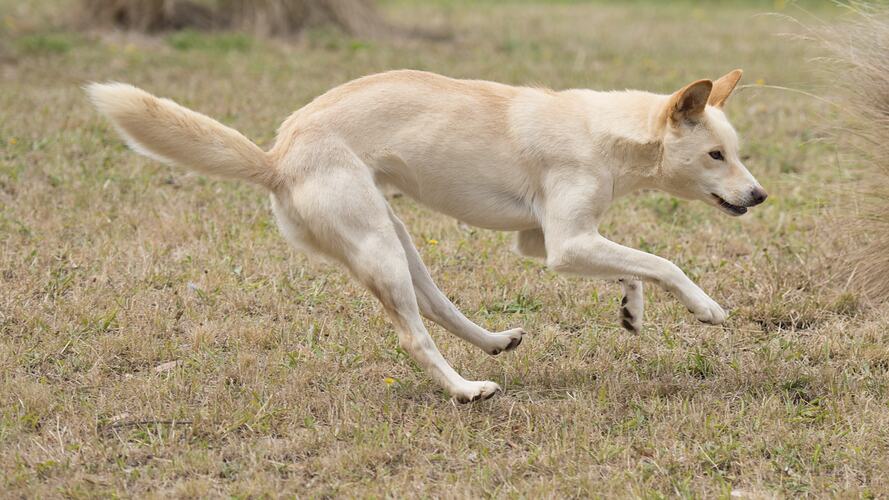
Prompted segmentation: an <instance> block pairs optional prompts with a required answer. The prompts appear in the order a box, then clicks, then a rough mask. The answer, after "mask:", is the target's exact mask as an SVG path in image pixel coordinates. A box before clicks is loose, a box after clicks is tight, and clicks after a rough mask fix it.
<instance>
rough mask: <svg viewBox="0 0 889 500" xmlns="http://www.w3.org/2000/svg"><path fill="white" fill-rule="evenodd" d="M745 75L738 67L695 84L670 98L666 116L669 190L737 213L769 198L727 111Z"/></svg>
mask: <svg viewBox="0 0 889 500" xmlns="http://www.w3.org/2000/svg"><path fill="white" fill-rule="evenodd" d="M740 79H741V70H739V69H736V70H734V71H732V72H730V73H729V74H727V75H725V76H723V77H722V78H720V79H718V80H716V81H715V82H712V81H710V80H698V81H696V82H693V83H690V84H688V85H686V86H685V87H683V88H682V89H680V90H679V91H678V92H676V93H674V94H673V95H671V96H670V99H669V101H668V103H667V106H666V108H665V109H664V111H663V113H662V116H661V120H662V121H663V125H664V127H663V134H664V136H663V147H664V149H663V157H662V163H661V167H662V178H661V184H662V187H663V189H664V190H665V191H667V192H669V193H671V194H674V195H676V196H679V197H682V198H689V199H697V200H703V201H705V202H707V203H709V204H711V205H713V206H716V207H719V208H720V209H722V211H723V212H725V213H727V214H729V215H734V216H738V215H743V214H745V213H746V212H747V208H749V207H752V206H754V205H759V204H760V203H762V202H763V201H765V199H766V196H767V195H766V192H765V190H764V189H763V188H762V186H760V185H759V183H758V182H756V179H754V178H753V176H752V175H751V174H750V172H749V171H748V170H747V168H746V167H745V166H744V164H743V163H741V158H740V156H739V153H738V147H739V146H738V136H737V134H736V133H735V129H734V128H732V126H731V124H730V123H729V122H728V119H727V118H726V117H725V113H723V110H722V108H723V105H724V104H725V101H726V99H728V97H729V95H731V93H732V91H733V90H734V89H735V85H737V84H738V80H740Z"/></svg>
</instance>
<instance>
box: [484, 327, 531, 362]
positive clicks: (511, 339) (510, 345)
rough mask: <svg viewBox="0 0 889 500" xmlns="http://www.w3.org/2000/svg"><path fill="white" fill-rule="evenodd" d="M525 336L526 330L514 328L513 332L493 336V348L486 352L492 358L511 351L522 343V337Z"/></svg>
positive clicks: (507, 331) (508, 331)
mask: <svg viewBox="0 0 889 500" xmlns="http://www.w3.org/2000/svg"><path fill="white" fill-rule="evenodd" d="M524 336H525V330H524V328H513V329H512V330H506V331H505V332H500V333H495V334H492V335H491V337H492V342H491V346H490V347H488V349H486V350H485V351H486V352H487V353H488V354H490V355H491V356H496V355H498V354H500V353H501V352H504V351H511V350H513V349H515V348H516V347H518V346H519V344H521V343H522V337H524Z"/></svg>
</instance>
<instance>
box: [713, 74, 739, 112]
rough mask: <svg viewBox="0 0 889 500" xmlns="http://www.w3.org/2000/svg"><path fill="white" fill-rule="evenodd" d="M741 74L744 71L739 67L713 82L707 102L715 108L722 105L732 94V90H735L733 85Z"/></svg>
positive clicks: (736, 83)
mask: <svg viewBox="0 0 889 500" xmlns="http://www.w3.org/2000/svg"><path fill="white" fill-rule="evenodd" d="M742 74H744V72H743V71H742V70H740V69H736V70H732V71H729V72H728V73H727V74H725V75H724V76H723V77H722V78H720V79H719V80H716V81H715V82H713V90H712V91H711V92H710V99H708V100H707V104H709V105H711V106H716V107H717V108H721V107H723V106H724V105H725V100H726V99H728V97H729V96H730V95H732V91H733V90H735V86H736V85H738V82H739V81H740V80H741V75H742Z"/></svg>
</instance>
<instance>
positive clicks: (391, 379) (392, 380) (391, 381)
mask: <svg viewBox="0 0 889 500" xmlns="http://www.w3.org/2000/svg"><path fill="white" fill-rule="evenodd" d="M383 382H386V385H392V384H394V383H395V379H394V378H392V377H386V378H384V379H383Z"/></svg>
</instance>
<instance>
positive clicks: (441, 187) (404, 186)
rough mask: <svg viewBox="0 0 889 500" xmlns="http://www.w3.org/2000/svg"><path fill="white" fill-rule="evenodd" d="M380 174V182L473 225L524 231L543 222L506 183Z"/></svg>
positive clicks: (378, 172)
mask: <svg viewBox="0 0 889 500" xmlns="http://www.w3.org/2000/svg"><path fill="white" fill-rule="evenodd" d="M376 177H377V181H378V183H380V184H388V185H392V186H395V187H396V188H398V189H399V190H400V191H402V192H403V193H404V194H406V195H408V196H410V197H411V198H413V199H414V200H416V201H418V202H419V203H421V204H423V205H425V206H427V207H429V208H431V209H433V210H436V211H438V212H441V213H443V214H445V215H448V216H451V217H453V218H455V219H457V220H459V221H461V222H465V223H466V224H469V225H472V226H476V227H480V228H484V229H494V230H498V231H520V230H522V229H531V228H535V227H539V225H540V223H539V221H537V219H536V218H535V217H534V213H533V211H532V210H531V208H530V204H529V203H527V202H526V201H525V200H524V199H522V198H521V197H520V196H518V195H516V194H513V193H510V192H509V190H508V189H505V187H506V186H504V185H502V184H492V183H489V182H473V180H477V179H473V178H469V179H466V178H463V177H458V178H455V177H449V178H446V179H445V178H433V179H430V178H428V177H425V176H422V177H420V178H417V176H416V175H412V176H404V175H389V174H385V173H381V172H380V171H377V175H376ZM424 177H425V178H424Z"/></svg>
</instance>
